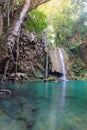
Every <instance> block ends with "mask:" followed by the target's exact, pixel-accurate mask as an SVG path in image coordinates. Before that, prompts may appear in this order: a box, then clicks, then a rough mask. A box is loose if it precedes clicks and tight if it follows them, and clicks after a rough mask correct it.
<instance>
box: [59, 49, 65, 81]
mask: <svg viewBox="0 0 87 130" xmlns="http://www.w3.org/2000/svg"><path fill="white" fill-rule="evenodd" d="M58 53H59V56H60V62H61V66H62V73H63V80H65V81H66V69H65V62H64V56H63V52H62V50H61V49H60V48H58Z"/></svg>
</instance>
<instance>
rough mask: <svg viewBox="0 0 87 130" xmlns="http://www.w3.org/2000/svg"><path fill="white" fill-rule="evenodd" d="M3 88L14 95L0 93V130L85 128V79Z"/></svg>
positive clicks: (31, 83) (86, 122) (86, 107)
mask: <svg viewBox="0 0 87 130" xmlns="http://www.w3.org/2000/svg"><path fill="white" fill-rule="evenodd" d="M4 87H6V88H9V89H10V90H11V91H12V92H13V93H14V94H13V95H8V96H7V97H4V98H2V96H0V130H87V82H83V81H67V82H64V81H61V82H30V83H28V82H27V83H22V84H17V83H16V84H12V85H10V84H9V85H6V86H4ZM31 124H32V125H33V126H32V125H31Z"/></svg>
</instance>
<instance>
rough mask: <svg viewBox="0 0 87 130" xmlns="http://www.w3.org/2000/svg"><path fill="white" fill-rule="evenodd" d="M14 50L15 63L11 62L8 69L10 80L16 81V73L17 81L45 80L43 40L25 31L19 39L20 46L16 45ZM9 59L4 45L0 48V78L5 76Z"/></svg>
mask: <svg viewBox="0 0 87 130" xmlns="http://www.w3.org/2000/svg"><path fill="white" fill-rule="evenodd" d="M2 41H3V40H2ZM13 50H14V51H13V55H14V61H11V62H10V64H9V67H8V72H7V79H8V80H9V79H10V80H12V79H14V78H15V73H16V80H20V79H26V80H34V79H35V80H37V79H42V78H44V75H45V52H44V43H43V42H42V40H41V39H37V37H36V35H35V34H33V33H30V32H29V31H28V30H24V29H23V30H22V32H21V36H20V39H19V45H18V46H16V44H15V47H14V49H13ZM17 55H18V57H17ZM7 59H8V53H7V50H6V48H5V46H4V44H2V46H0V75H1V76H0V77H2V75H3V72H4V67H5V63H6V60H7ZM16 71H17V72H16Z"/></svg>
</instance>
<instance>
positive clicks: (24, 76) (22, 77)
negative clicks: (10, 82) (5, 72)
mask: <svg viewBox="0 0 87 130" xmlns="http://www.w3.org/2000/svg"><path fill="white" fill-rule="evenodd" d="M12 78H13V79H14V78H15V73H11V74H10V78H9V79H12ZM19 79H27V74H25V73H20V72H17V74H16V80H19Z"/></svg>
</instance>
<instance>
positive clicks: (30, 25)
mask: <svg viewBox="0 0 87 130" xmlns="http://www.w3.org/2000/svg"><path fill="white" fill-rule="evenodd" d="M24 26H25V27H26V28H27V29H29V30H30V31H32V32H36V33H40V32H42V31H43V30H44V29H46V28H47V26H48V21H47V17H46V15H45V14H44V13H43V12H42V11H39V10H37V9H34V10H33V11H31V12H30V13H29V17H28V19H27V21H26V22H25V23H24Z"/></svg>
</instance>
